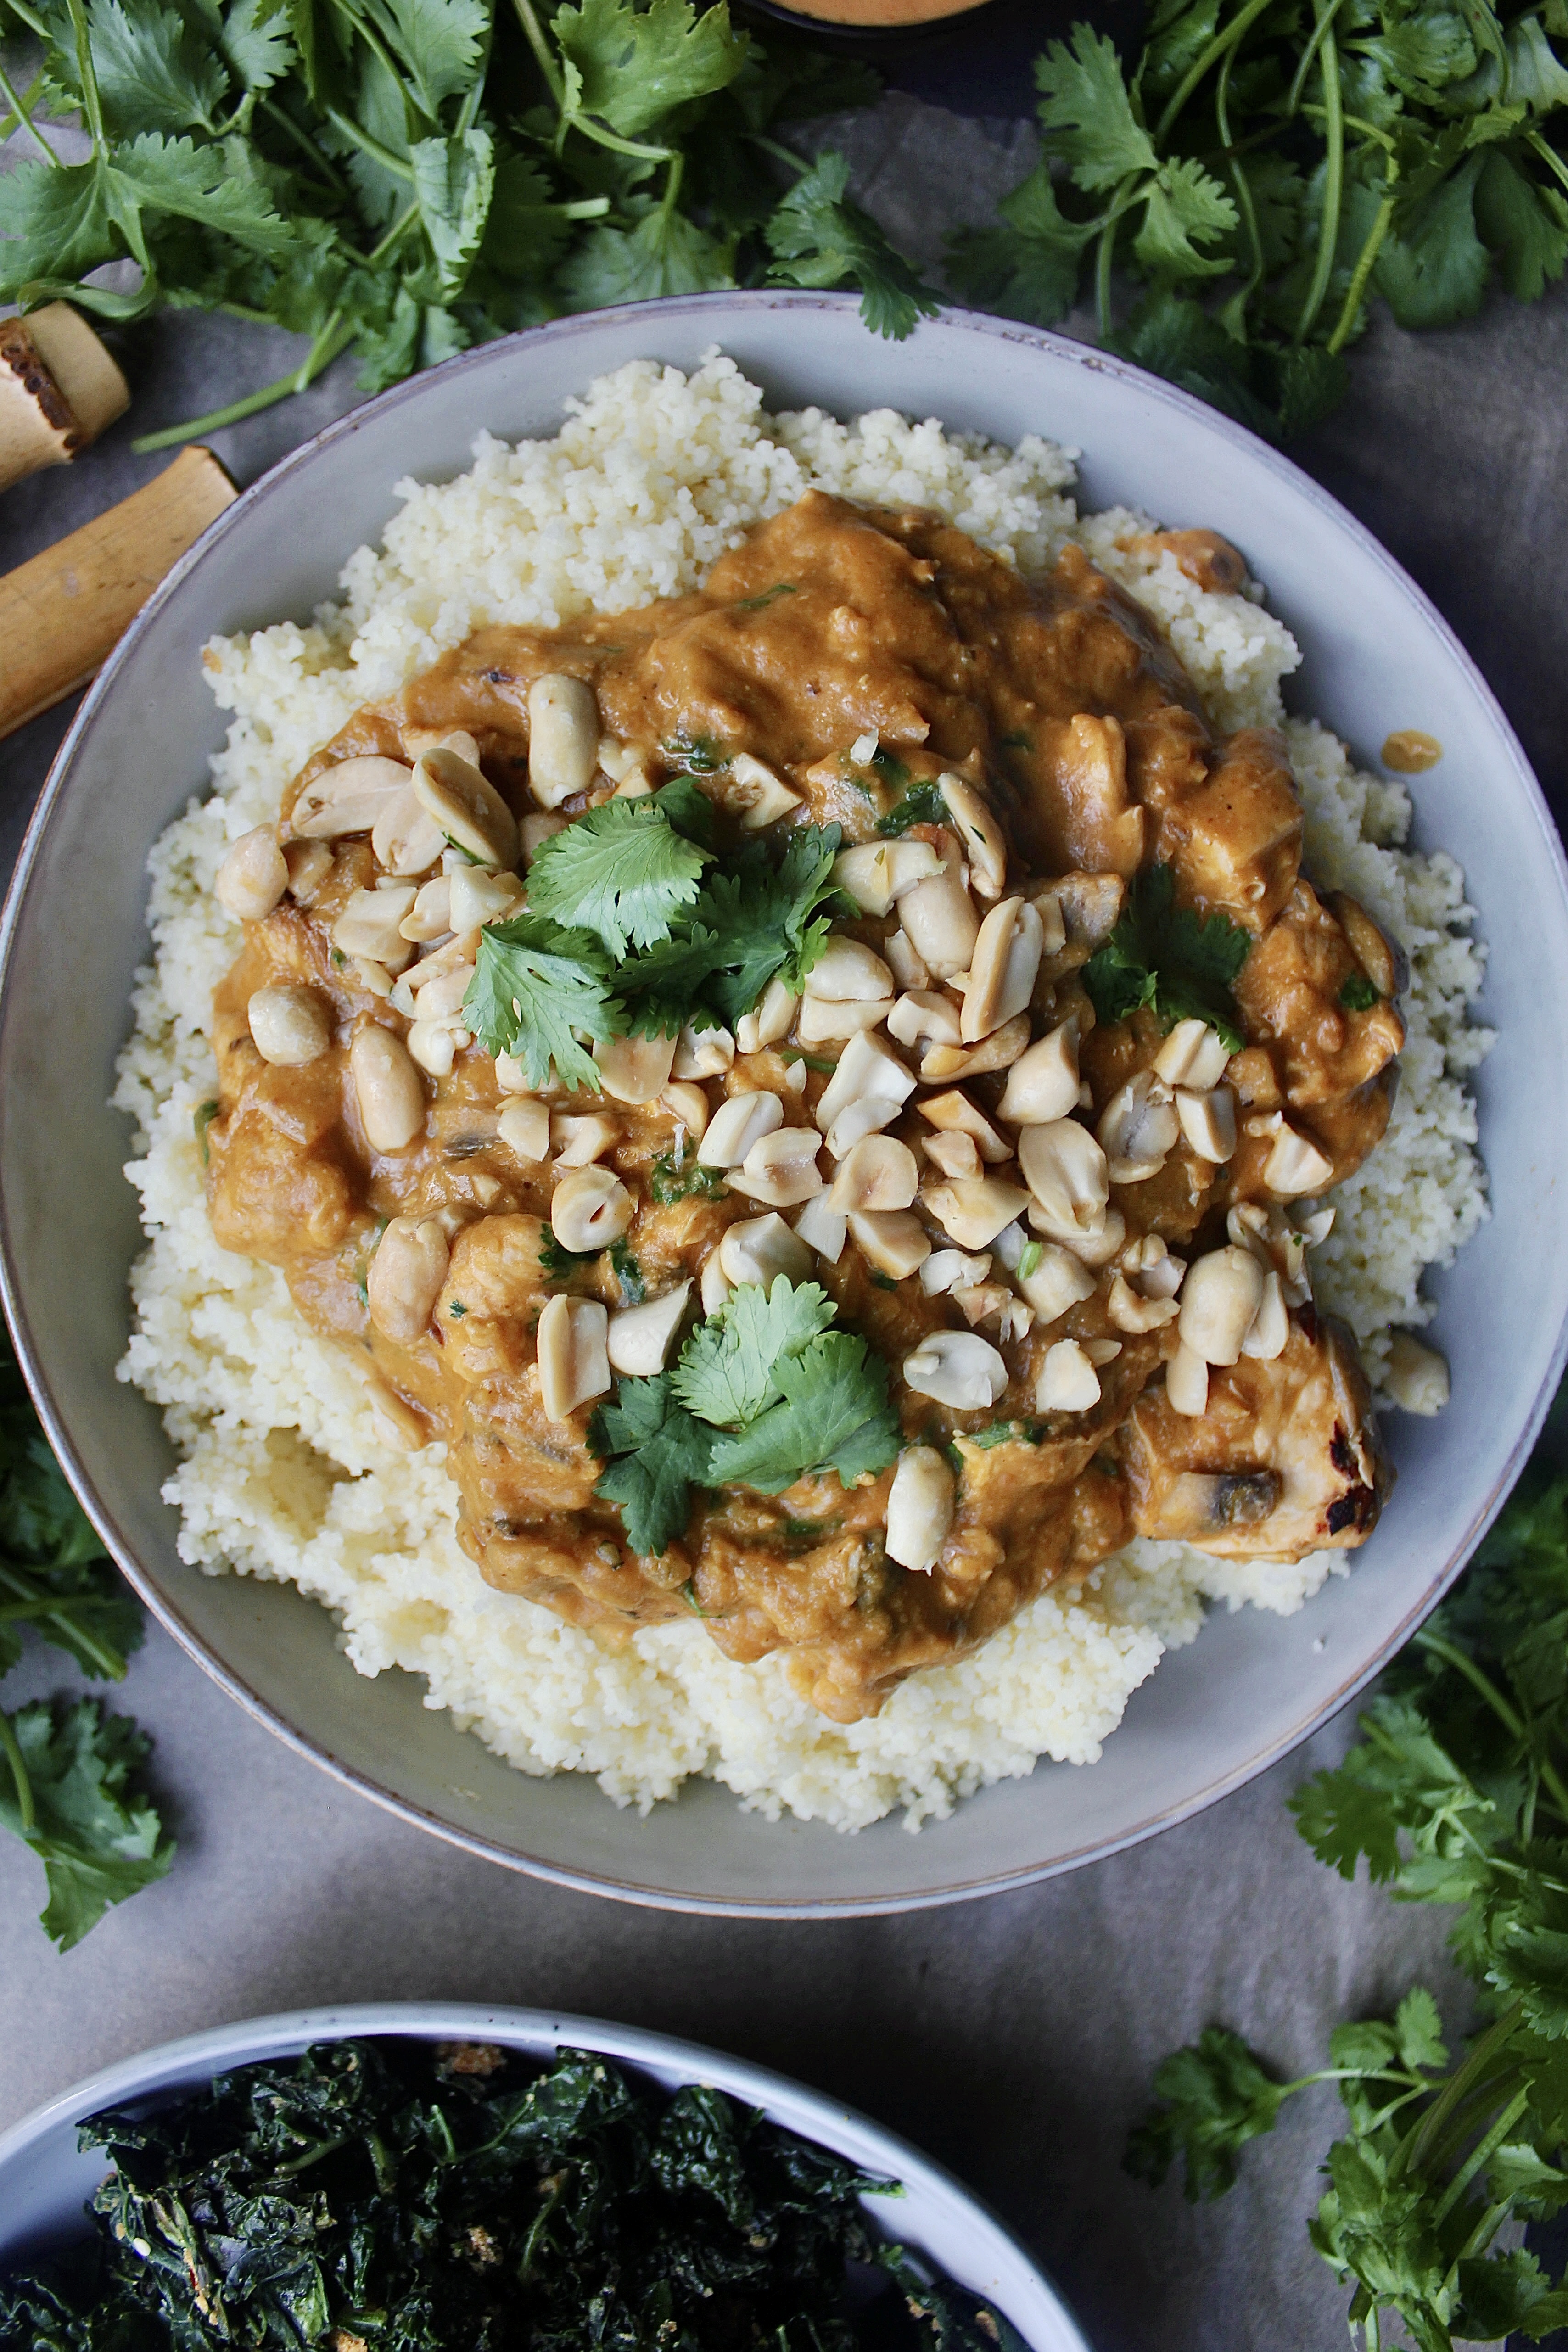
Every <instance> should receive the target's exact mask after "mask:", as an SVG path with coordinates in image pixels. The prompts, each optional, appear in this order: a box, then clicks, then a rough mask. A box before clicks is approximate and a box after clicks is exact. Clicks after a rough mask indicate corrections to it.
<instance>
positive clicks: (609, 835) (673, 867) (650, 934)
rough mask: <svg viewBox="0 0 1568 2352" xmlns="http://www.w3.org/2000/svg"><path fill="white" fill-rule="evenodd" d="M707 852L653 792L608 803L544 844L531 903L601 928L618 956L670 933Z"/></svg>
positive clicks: (568, 920)
mask: <svg viewBox="0 0 1568 2352" xmlns="http://www.w3.org/2000/svg"><path fill="white" fill-rule="evenodd" d="M709 856H710V853H709V852H708V851H707V850H705V849H702V848H700V847H699V846H698V845H697V844H696V843H695V842H692V841H688V840H686V839H685V838H684V837H683V836H682V835H680V834H679V833H677V832H676V831H675V829H674V827H673V826H672V825H671V824H670V823H669V821H668V817H667V816H666V814H664V812H663V811H662V810H661V809H658V808H656V807H655V806H654V804H653V801H652V799H651V798H648V799H646V800H627V801H622V800H609V801H605V803H604V804H603V806H602V807H599V808H593V809H589V810H588V812H587V814H585V815H584V816H581V817H579V818H578V820H577V822H576V824H569V825H568V826H567V827H566V828H565V830H564V832H562V833H558V834H555V835H553V836H552V838H551V839H550V840H549V841H547V842H545V843H544V845H542V848H541V849H540V850H539V852H538V854H537V856H535V858H534V860H533V863H532V865H531V866H530V867H529V869H528V902H529V905H530V907H531V908H532V910H533V912H534V913H535V914H536V915H549V916H552V917H553V918H554V919H556V920H557V921H559V922H561V923H563V924H567V925H575V926H579V927H580V928H581V929H584V930H589V931H594V932H596V933H597V935H598V938H599V940H600V942H601V944H602V945H603V947H604V950H605V953H606V955H609V956H612V957H613V958H615V959H616V961H617V962H618V961H621V960H622V959H623V958H624V957H625V956H626V952H627V950H628V949H629V948H632V947H638V948H647V947H651V946H652V945H653V944H654V942H655V941H656V940H667V939H668V937H669V927H670V920H671V918H672V917H673V916H674V915H676V914H677V913H678V912H679V909H680V908H682V907H689V905H690V904H691V901H692V900H693V898H696V896H697V888H698V881H699V877H700V875H701V872H702V868H703V867H704V866H706V865H707V864H708V862H709Z"/></svg>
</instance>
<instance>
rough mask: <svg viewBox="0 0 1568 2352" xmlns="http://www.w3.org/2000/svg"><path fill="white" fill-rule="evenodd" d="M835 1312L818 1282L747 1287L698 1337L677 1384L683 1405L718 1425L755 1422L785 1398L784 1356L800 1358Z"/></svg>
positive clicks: (684, 1356) (679, 1368) (685, 1354)
mask: <svg viewBox="0 0 1568 2352" xmlns="http://www.w3.org/2000/svg"><path fill="white" fill-rule="evenodd" d="M834 1313H835V1308H834V1306H833V1302H832V1300H831V1299H830V1298H829V1297H828V1296H827V1293H826V1291H825V1290H821V1289H819V1288H818V1286H816V1283H814V1282H807V1283H803V1284H802V1285H800V1286H799V1287H798V1288H797V1287H796V1286H795V1284H794V1283H792V1282H791V1281H790V1280H789V1278H788V1277H787V1276H785V1275H782V1274H780V1275H775V1276H774V1277H773V1287H772V1289H771V1290H764V1289H763V1286H762V1285H761V1284H760V1283H755V1282H746V1283H742V1284H741V1285H740V1286H739V1287H738V1288H737V1289H735V1290H734V1291H732V1292H731V1296H730V1297H729V1298H728V1299H727V1300H726V1302H725V1304H724V1305H723V1306H722V1307H720V1308H719V1309H718V1310H717V1311H716V1312H715V1313H714V1314H712V1315H710V1317H709V1318H708V1320H707V1321H706V1322H705V1323H703V1324H701V1325H700V1326H699V1328H697V1330H695V1331H694V1332H693V1333H692V1335H691V1337H690V1339H689V1340H688V1341H687V1343H686V1345H685V1347H684V1348H683V1349H682V1350H681V1354H680V1360H679V1363H678V1364H677V1365H676V1367H675V1370H674V1371H673V1372H672V1373H671V1375H670V1383H671V1386H672V1387H673V1389H674V1391H675V1393H676V1395H677V1396H678V1397H679V1399H680V1401H681V1402H682V1403H683V1404H684V1405H686V1406H687V1407H689V1410H690V1411H691V1412H694V1413H697V1414H698V1415H699V1416H700V1418H701V1419H702V1420H703V1421H709V1422H712V1423H714V1425H715V1426H716V1427H720V1428H722V1427H723V1426H724V1425H725V1424H726V1423H737V1422H746V1421H754V1420H755V1419H756V1417H757V1415H758V1414H759V1413H760V1412H763V1410H764V1408H765V1407H766V1406H768V1405H771V1404H776V1403H777V1402H778V1400H779V1398H780V1397H781V1396H782V1395H783V1393H784V1391H783V1390H782V1389H781V1388H780V1387H779V1385H778V1383H777V1381H776V1380H775V1378H774V1373H775V1369H776V1367H777V1364H778V1362H779V1360H780V1358H781V1357H784V1356H793V1355H798V1354H799V1352H800V1350H801V1349H803V1348H805V1347H806V1346H807V1345H808V1344H809V1343H810V1341H811V1340H813V1339H816V1336H817V1334H818V1333H819V1332H822V1331H826V1328H827V1327H828V1325H829V1324H830V1323H831V1322H832V1320H833V1317H834Z"/></svg>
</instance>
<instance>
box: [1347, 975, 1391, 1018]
mask: <svg viewBox="0 0 1568 2352" xmlns="http://www.w3.org/2000/svg"><path fill="white" fill-rule="evenodd" d="M1340 1003H1342V1005H1343V1006H1344V1008H1345V1011H1346V1012H1347V1013H1370V1012H1371V1011H1372V1008H1373V1005H1374V1004H1381V1003H1383V991H1382V990H1381V989H1380V988H1374V987H1373V984H1372V982H1371V981H1370V980H1368V978H1367V976H1366V974H1365V972H1364V971H1352V973H1351V974H1350V976H1349V978H1348V979H1347V980H1346V982H1345V983H1344V985H1343V987H1342V989H1341V990H1340Z"/></svg>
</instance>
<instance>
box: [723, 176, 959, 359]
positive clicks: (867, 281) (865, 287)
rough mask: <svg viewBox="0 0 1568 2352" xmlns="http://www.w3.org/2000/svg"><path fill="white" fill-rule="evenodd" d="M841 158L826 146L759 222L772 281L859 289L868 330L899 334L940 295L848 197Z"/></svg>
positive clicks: (898, 337)
mask: <svg viewBox="0 0 1568 2352" xmlns="http://www.w3.org/2000/svg"><path fill="white" fill-rule="evenodd" d="M848 185H849V165H848V163H847V159H846V158H845V157H844V156H842V155H840V154H837V153H836V152H835V151H834V150H833V149H832V148H826V149H825V150H824V151H823V152H822V153H821V154H820V155H819V156H818V157H817V159H816V163H814V164H813V165H812V167H811V169H810V171H809V172H807V173H805V174H804V176H803V177H802V178H801V179H799V180H797V181H796V182H795V186H794V187H793V188H792V189H791V190H790V192H789V194H788V195H786V196H785V197H784V199H783V201H782V202H781V203H780V205H778V208H777V210H776V211H775V212H774V214H773V217H772V219H771V220H770V221H769V222H768V223H767V225H766V227H765V229H764V232H763V234H764V235H765V236H766V238H767V241H768V246H769V249H770V250H771V251H772V253H773V268H771V269H770V270H769V272H768V277H769V278H770V280H771V281H772V282H773V284H774V285H776V286H824V287H826V286H842V285H843V284H844V283H845V282H846V280H847V279H848V280H853V282H854V283H855V284H856V285H858V287H859V289H860V316H861V317H862V318H863V319H864V320H865V321H866V324H867V325H868V327H869V328H870V329H871V330H872V331H873V333H875V334H879V335H887V336H889V337H890V338H891V339H892V340H893V341H902V340H903V338H904V337H905V336H906V335H909V334H911V333H912V332H913V331H914V328H915V325H916V322H917V320H921V319H922V318H925V319H930V318H934V317H935V315H936V312H937V310H938V308H939V306H940V302H941V297H940V296H939V295H938V294H937V293H936V292H935V291H934V289H932V288H931V287H930V286H927V285H925V284H924V283H923V282H922V280H921V278H919V277H917V275H916V274H915V272H914V270H913V269H911V268H910V265H909V263H908V262H907V261H906V260H905V259H904V257H903V256H902V255H901V254H900V253H898V252H895V250H894V248H893V247H892V246H891V245H889V242H888V239H887V237H886V236H884V235H883V233H882V231H881V229H880V228H879V226H878V225H877V223H876V222H875V221H874V220H873V219H872V218H871V215H870V214H869V213H867V212H862V210H861V209H860V206H859V205H857V204H854V203H852V202H851V201H850V199H849V198H848V196H847V194H846V193H845V192H846V190H847V187H848Z"/></svg>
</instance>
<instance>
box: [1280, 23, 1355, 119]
mask: <svg viewBox="0 0 1568 2352" xmlns="http://www.w3.org/2000/svg"><path fill="white" fill-rule="evenodd" d="M1343 5H1344V0H1333V5H1332V6H1331V7H1330V8H1328V9H1326V10H1325V11H1324V13H1323V14H1322V15H1321V16H1320V17H1319V18H1318V22H1317V25H1316V27H1315V28H1314V30H1313V33H1312V37H1311V39H1310V41H1309V42H1308V43H1307V46H1306V47H1305V48H1304V49H1303V50H1302V52H1301V62H1300V65H1299V66H1298V67H1297V68H1296V73H1295V78H1294V79H1293V80H1292V82H1291V84H1290V95H1289V98H1288V99H1287V100H1285V111H1286V113H1287V114H1294V113H1295V111H1296V109H1297V108H1298V107H1299V106H1300V103H1301V92H1302V91H1303V90H1304V89H1306V87H1307V76H1308V75H1309V74H1310V72H1311V70H1312V60H1313V58H1315V57H1316V56H1317V54H1318V51H1319V50H1320V49H1321V47H1322V46H1323V43H1324V42H1325V41H1326V40H1327V38H1328V37H1329V32H1330V28H1331V26H1332V24H1333V21H1334V18H1335V17H1336V16H1338V15H1339V13H1340V10H1341V8H1342V6H1343Z"/></svg>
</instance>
